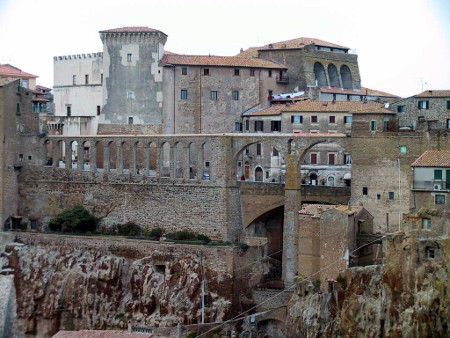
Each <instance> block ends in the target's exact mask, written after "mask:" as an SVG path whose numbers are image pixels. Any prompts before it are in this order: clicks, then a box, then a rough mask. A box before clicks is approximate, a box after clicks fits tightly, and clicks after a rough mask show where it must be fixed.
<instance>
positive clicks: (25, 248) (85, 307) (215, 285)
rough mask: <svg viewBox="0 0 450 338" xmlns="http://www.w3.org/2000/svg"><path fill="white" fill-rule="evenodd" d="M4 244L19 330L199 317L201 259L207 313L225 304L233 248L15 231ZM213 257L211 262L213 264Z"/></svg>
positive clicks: (44, 332) (216, 316)
mask: <svg viewBox="0 0 450 338" xmlns="http://www.w3.org/2000/svg"><path fill="white" fill-rule="evenodd" d="M16 241H20V242H23V243H24V245H18V244H13V245H10V246H9V247H7V249H6V250H7V251H9V252H10V253H11V254H10V256H9V267H10V268H11V269H14V271H15V272H14V273H15V284H16V292H17V306H18V309H17V310H18V311H17V317H18V320H19V327H20V328H22V330H23V331H24V333H29V334H34V335H37V336H40V337H46V336H51V335H52V334H54V333H56V332H57V331H58V330H62V329H65V330H78V329H82V328H84V329H86V328H87V329H110V328H126V326H127V323H128V321H131V322H132V323H139V324H142V325H147V326H176V325H177V323H178V322H182V323H185V324H188V323H196V322H198V320H199V318H201V261H200V256H203V265H204V269H205V275H206V279H207V294H206V318H207V320H208V321H211V322H212V321H218V320H222V319H223V318H224V317H225V316H226V314H227V313H228V311H229V310H230V306H231V297H232V283H231V282H230V280H231V273H232V271H231V269H232V266H233V249H231V248H202V247H193V246H184V247H183V246H175V245H172V246H169V245H164V244H149V243H145V242H142V241H132V240H128V241H125V240H122V241H121V242H120V241H119V240H109V241H108V240H103V239H95V238H70V237H66V236H64V237H63V236H53V237H48V236H47V237H44V236H43V235H29V234H28V235H21V236H19V238H17V239H16ZM213 262H214V264H213Z"/></svg>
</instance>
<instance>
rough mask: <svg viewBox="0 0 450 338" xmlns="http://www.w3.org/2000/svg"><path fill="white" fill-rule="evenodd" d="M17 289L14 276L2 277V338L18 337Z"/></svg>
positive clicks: (0, 321)
mask: <svg viewBox="0 0 450 338" xmlns="http://www.w3.org/2000/svg"><path fill="white" fill-rule="evenodd" d="M16 307H17V304H16V289H15V287H14V276H3V275H0V336H1V337H11V338H15V337H18V336H17V320H16Z"/></svg>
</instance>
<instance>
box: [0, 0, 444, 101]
mask: <svg viewBox="0 0 450 338" xmlns="http://www.w3.org/2000/svg"><path fill="white" fill-rule="evenodd" d="M449 18H450V1H449V0H428V1H427V0H349V1H346V0H341V1H336V0H323V1H321V0H294V1H287V0H285V1H283V0H278V1H266V0H257V1H245V0H241V1H220V0H213V1H207V0H204V1H200V0H190V1H175V0H159V1H154V0H127V1H124V0H121V1H117V0H76V1H74V0H71V1H66V0H46V1H38V0H0V63H11V64H13V65H14V66H16V67H19V68H21V69H22V70H24V71H26V72H29V73H33V74H36V75H39V76H40V77H39V79H38V83H40V84H42V85H45V86H52V85H53V56H57V55H67V54H81V53H89V52H97V51H102V44H101V41H100V38H99V34H98V31H99V30H103V29H109V28H117V27H123V26H148V27H151V28H156V29H159V30H161V31H163V32H164V33H166V34H167V35H168V36H169V37H168V40H167V43H166V50H169V51H172V52H176V53H183V54H214V55H235V54H237V53H238V52H239V50H240V48H241V47H242V48H244V49H246V48H248V47H251V46H259V45H265V44H268V43H271V42H277V41H282V40H288V39H293V38H298V37H314V38H319V39H322V40H325V41H329V42H333V43H337V44H341V45H344V46H347V47H350V48H351V49H355V50H356V52H357V54H358V60H359V68H360V73H361V80H362V85H363V86H365V87H368V88H372V89H378V90H383V91H386V92H390V93H393V94H397V95H400V96H409V95H413V94H416V93H418V92H420V91H421V89H422V84H421V79H423V81H424V82H426V83H427V84H425V85H424V88H425V89H450V19H449Z"/></svg>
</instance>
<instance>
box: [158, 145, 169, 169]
mask: <svg viewBox="0 0 450 338" xmlns="http://www.w3.org/2000/svg"><path fill="white" fill-rule="evenodd" d="M159 163H160V176H161V177H169V176H170V144H169V142H167V141H164V142H162V143H161V145H160V162H159Z"/></svg>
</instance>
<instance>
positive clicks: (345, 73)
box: [341, 65, 353, 89]
mask: <svg viewBox="0 0 450 338" xmlns="http://www.w3.org/2000/svg"><path fill="white" fill-rule="evenodd" d="M341 79H342V86H343V87H344V88H345V89H353V80H352V72H351V71H350V69H349V68H348V67H347V66H346V65H343V66H341Z"/></svg>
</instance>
